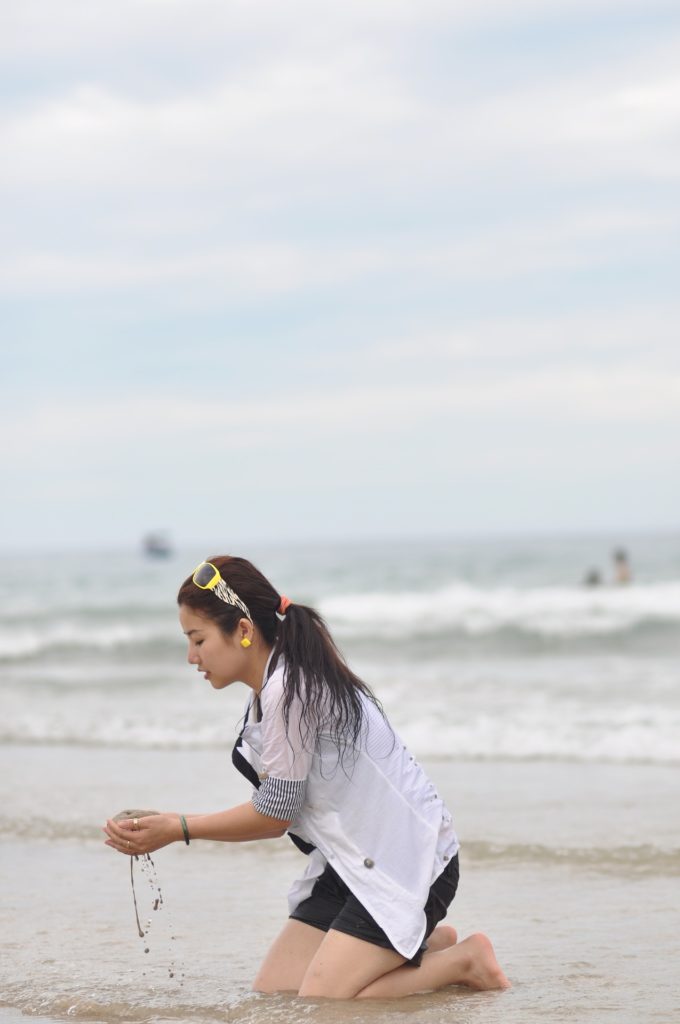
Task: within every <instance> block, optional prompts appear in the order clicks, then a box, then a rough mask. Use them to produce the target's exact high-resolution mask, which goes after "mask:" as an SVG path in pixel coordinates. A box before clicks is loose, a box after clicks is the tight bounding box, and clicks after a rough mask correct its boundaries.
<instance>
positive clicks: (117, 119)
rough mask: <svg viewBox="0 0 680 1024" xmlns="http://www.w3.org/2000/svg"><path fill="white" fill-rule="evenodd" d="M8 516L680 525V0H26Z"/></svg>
mask: <svg viewBox="0 0 680 1024" xmlns="http://www.w3.org/2000/svg"><path fill="white" fill-rule="evenodd" d="M0 63H1V65H2V71H1V72H0V85H1V89H0V92H1V95H2V110H1V112H0V131H1V133H2V136H1V137H2V149H1V152H2V157H1V159H0V201H1V203H2V210H1V213H2V231H1V232H0V304H1V311H2V327H1V344H2V403H1V408H0V420H1V425H2V436H3V443H2V449H1V452H0V460H1V465H2V477H3V481H4V483H3V488H2V490H3V493H4V496H3V499H2V505H1V509H2V511H1V513H0V515H1V524H2V528H1V531H0V532H1V536H0V544H1V545H2V546H3V547H5V548H7V547H10V548H11V547H24V546H26V545H32V544H36V545H39V546H41V547H44V546H46V545H74V544H99V543H111V544H130V543H132V544H134V543H137V541H138V540H139V537H140V536H141V534H142V533H143V532H144V531H145V530H146V529H148V528H152V527H165V528H167V529H169V530H170V531H171V532H172V535H173V536H174V538H175V539H176V540H177V541H178V542H185V541H186V542H201V541H202V540H206V542H208V541H210V542H215V543H216V542H219V543H221V545H222V546H223V547H224V548H226V549H229V548H230V547H231V548H232V550H234V548H235V545H237V544H238V543H242V542H244V541H247V540H250V539H252V540H257V541H261V540H272V541H277V540H289V539H300V540H304V539H307V538H314V539H318V538H324V539H326V538H327V539H334V538H357V537H375V536H397V535H404V534H420V535H425V536H428V535H432V534H440V533H449V532H452V533H461V532H462V533H469V532H475V533H503V532H517V531H519V532H533V531H537V530H540V531H541V532H546V531H552V530H555V531H562V530H569V531H580V530H593V529H602V530H608V529H612V530H614V531H616V532H617V536H618V537H619V538H620V539H624V534H625V532H626V531H633V530H636V529H645V528H657V527H661V528H664V527H665V528H668V527H673V526H675V525H676V524H677V521H678V513H679V512H680V458H679V457H678V455H679V449H680V331H679V324H680V288H679V287H678V280H679V268H680V259H679V257H680V233H679V228H680V195H679V192H680V189H679V178H680V8H679V7H678V4H677V0H672V2H671V0H668V2H655V0H474V3H472V2H465V3H463V2H457V0H448V2H445V0H417V2H402V0H362V2H357V0H343V2H342V3H334V4H324V3H318V2H298V0H287V2H285V3H282V2H281V0H268V2H257V0H238V2H236V0H220V2H213V3H208V2H204V0H136V2H130V0H117V2H116V3H111V2H110V0H107V2H105V3H104V2H100V0H82V2H69V0H60V2H59V3H54V2H52V0H42V2H33V0H22V2H21V3H16V4H6V5H4V10H3V30H2V33H0Z"/></svg>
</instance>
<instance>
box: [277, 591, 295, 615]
mask: <svg viewBox="0 0 680 1024" xmlns="http://www.w3.org/2000/svg"><path fill="white" fill-rule="evenodd" d="M292 603H293V602H292V601H291V599H290V598H289V597H286V595H285V594H281V603H280V605H279V615H285V614H286V609H287V608H290V606H291V605H292Z"/></svg>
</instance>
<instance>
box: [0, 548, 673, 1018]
mask: <svg viewBox="0 0 680 1024" xmlns="http://www.w3.org/2000/svg"><path fill="white" fill-rule="evenodd" d="M621 542H624V543H625V544H626V546H627V547H628V550H629V553H630V558H631V564H632V570H633V581H632V583H631V584H630V585H628V586H617V585H615V584H613V583H612V582H611V579H612V570H611V568H610V564H611V562H610V559H611V549H612V548H613V547H614V546H617V545H619V544H620V543H621ZM211 553H212V554H214V553H215V552H205V551H198V550H196V551H180V552H177V553H176V554H175V555H174V556H173V557H172V558H169V559H167V560H163V561H149V560H146V559H144V558H143V557H142V556H141V555H140V554H139V553H137V552H116V551H111V552H105V551H99V552H85V551H83V552H75V553H74V552H70V553H61V554H53V555H50V556H46V557H43V558H37V557H32V558H26V557H25V556H22V555H19V554H17V555H5V556H3V557H2V558H0V670H1V675H0V838H1V840H2V844H1V846H0V871H1V877H2V888H3V900H2V911H1V914H2V918H1V921H2V929H1V932H0V1007H4V1009H2V1012H0V1022H1V1021H3V1020H4V1021H5V1022H6V1024H9V1022H13V1021H14V1020H15V1019H18V1018H19V1015H20V1014H22V1013H26V1014H34V1015H36V1014H37V1015H39V1016H42V1017H47V1018H50V1017H51V1018H62V1017H66V1018H71V1017H76V1018H80V1019H84V1020H97V1021H111V1022H114V1021H121V1020H130V1021H147V1020H149V1021H150V1020H154V1021H162V1020H185V1021H197V1022H198V1021H204V1020H225V1019H226V1020H230V1021H231V1020H233V1021H236V1020H238V1021H253V1022H255V1021H257V1022H259V1021H264V1020H267V1021H271V1020H273V1021H279V1020H280V1021H295V1022H297V1021H301V1020H303V1019H304V1020H308V1019H312V1020H314V1019H316V1018H317V1017H318V1018H319V1019H320V1020H321V1019H323V1020H324V1021H326V1020H331V1021H333V1020H338V1021H340V1020H342V1021H345V1020H352V1021H359V1020H361V1021H363V1020H367V1021H368V1020H370V1021H375V1022H376V1024H382V1022H384V1021H386V1020H388V1019H392V1018H393V1017H395V1015H398V1016H399V1018H400V1019H402V1018H403V1015H404V1014H407V1015H408V1016H411V1017H413V1019H414V1020H415V1019H417V1020H424V1021H439V1020H442V1021H443V1020H447V1021H448V1020H456V1021H475V1022H476V1021H488V1022H491V1024H493V1022H496V1021H498V1022H500V1021H503V1022H515V1021H517V1022H520V1021H521V1022H523V1024H525V1022H532V1021H534V1020H536V1021H538V1020H541V1021H576V1020H578V1021H582V1020H583V1021H590V1020H592V1021H607V1022H608V1021H612V1022H614V1021H617V1022H620V1021H628V1020H630V1021H636V1022H637V1021H660V1022H667V1021H668V1022H670V1021H672V1020H676V1019H680V983H678V982H677V980H676V979H677V977H678V972H677V963H678V955H679V954H680V928H679V927H678V918H677V906H678V903H679V899H678V897H680V811H679V810H678V808H679V807H680V799H679V798H680V781H679V773H680V673H679V670H678V656H679V655H680V535H658V536H637V537H632V538H619V537H611V538H607V537H581V538H576V537H572V538H569V537H565V538H536V539H522V540H517V539H515V540H494V541H481V540H474V541H470V540H468V541H465V540H456V541H452V540H451V541H444V540H440V541H436V542H435V541H431V542H420V543H413V542H408V543H407V542H404V543H403V544H397V543H389V544H387V543H385V544H378V545H376V544H364V545H360V544H355V545H336V546H330V545H329V546H325V547H321V546H304V545H298V546H291V547H287V548H277V547H274V546H268V547H267V546H263V547H260V548H253V549H251V550H248V551H239V552H237V553H238V554H245V555H246V556H248V557H250V558H252V560H253V561H255V562H256V564H258V565H259V566H260V568H262V569H263V571H264V572H265V573H266V574H267V575H268V576H269V577H270V578H271V579H272V581H273V582H274V584H275V585H276V586H277V587H278V588H279V589H280V590H282V591H285V592H286V593H287V594H288V595H289V596H290V597H292V598H293V599H294V600H299V601H304V602H308V603H312V604H314V605H316V606H317V607H318V608H319V609H320V610H321V612H322V613H323V614H324V615H325V617H326V619H327V621H328V623H329V625H330V626H331V629H332V631H333V634H334V636H335V637H336V639H337V641H338V643H339V645H340V647H341V648H342V649H343V651H344V653H345V655H346V656H347V658H348V660H349V661H350V663H351V664H352V666H353V668H354V669H355V670H356V671H357V672H358V673H359V674H360V675H361V676H362V677H363V678H364V679H366V681H367V682H369V683H370V684H371V685H372V686H373V687H374V689H375V690H376V692H377V694H378V696H379V697H380V699H381V701H382V702H383V705H384V707H385V709H386V711H387V712H388V714H389V716H390V719H391V721H392V722H393V724H394V726H395V727H396V728H397V730H398V731H399V732H400V734H401V735H402V737H403V738H404V740H405V741H406V742H407V743H408V744H409V746H410V747H411V748H412V750H413V751H414V753H415V754H416V755H417V756H418V757H419V758H420V759H421V760H422V761H423V762H424V763H425V765H426V767H427V768H428V770H429V771H430V773H431V774H432V776H433V777H434V778H435V780H436V782H437V785H438V787H439V788H440V791H441V792H442V793H443V795H444V796H445V798H446V800H447V803H448V805H449V807H450V809H451V810H452V812H453V814H454V818H455V821H456V824H457V829H458V831H459V834H460V836H461V839H462V843H463V847H462V853H461V864H462V877H461V888H460V890H459V894H458V896H457V897H456V900H455V902H454V904H453V907H452V908H451V911H450V914H449V920H450V921H451V923H453V924H455V925H456V927H457V928H458V930H459V932H460V933H461V935H464V934H468V933H470V932H471V931H479V930H482V931H486V932H487V933H488V934H489V935H490V936H491V938H492V940H493V941H494V944H495V946H496V950H497V953H498V956H499V960H500V961H501V963H502V965H503V967H504V969H505V970H506V973H508V975H509V976H510V977H511V980H512V981H513V988H512V989H511V990H510V991H509V992H505V993H482V994H475V993H470V992H466V991H465V990H463V989H450V990H447V991H446V992H442V993H436V994H432V995H424V996H418V997H412V998H410V999H407V1000H404V1001H398V1002H394V1003H376V1004H370V1005H364V1004H361V1005H359V1004H339V1005H337V1006H336V1005H330V1004H327V1003H326V1004H323V1003H313V1002H310V1001H304V1000H296V999H292V998H290V997H284V996H280V997H267V998H265V997H261V996H254V995H253V994H252V993H251V992H250V983H251V980H252V977H253V975H254V974H255V970H256V967H257V963H258V961H259V959H260V958H261V957H262V956H263V955H264V952H265V951H266V948H267V945H268V943H269V942H270V941H271V939H272V938H273V937H274V935H275V934H276V932H277V930H278V928H279V927H280V926H281V924H282V923H283V920H284V919H285V894H286V891H287V888H288V885H289V883H290V881H291V880H292V879H293V878H294V877H295V876H296V874H297V873H299V871H300V870H301V868H302V866H303V865H302V864H301V855H300V854H298V853H297V851H295V850H294V849H293V848H292V846H291V844H290V843H288V842H286V841H285V840H278V841H275V842H267V843H257V844H245V845H234V846H227V845H225V844H212V843H206V844H192V846H191V848H190V849H186V848H181V849H180V848H179V847H172V848H170V849H167V850H162V851H159V852H158V854H157V855H155V857H154V860H155V864H156V870H157V880H156V885H157V886H158V885H159V886H160V887H161V888H162V890H163V897H164V899H163V903H162V904H160V905H159V908H158V909H157V910H156V911H154V910H153V909H152V908H153V905H154V902H155V899H156V897H157V888H154V885H152V884H151V881H152V880H150V879H149V878H147V877H145V876H144V874H143V873H142V872H141V870H139V869H140V868H141V866H142V865H138V866H137V867H138V870H137V882H136V885H137V896H138V901H139V903H140V917H141V918H142V919H143V923H145V922H146V921H149V926H148V934H147V937H146V939H145V940H141V939H140V938H139V937H138V936H137V933H136V925H135V922H134V911H133V906H132V895H131V891H130V878H129V862H128V861H127V859H126V858H122V857H119V856H118V855H114V854H113V853H112V851H110V850H108V849H107V848H106V847H104V846H103V844H102V839H103V836H102V834H101V831H100V828H101V825H102V824H103V821H104V819H105V818H106V817H107V816H108V815H110V814H112V813H115V812H116V811H117V810H119V809H120V808H121V807H124V806H130V805H132V804H136V805H138V806H156V807H158V808H159V809H163V810H180V811H181V810H183V811H189V812H198V811H208V810H216V809H219V808H221V807H226V806H229V805H230V804H231V803H234V802H238V801H242V800H244V799H247V798H248V790H247V786H246V784H245V783H244V781H243V780H242V779H241V778H240V777H239V776H237V775H236V774H235V773H234V771H233V769H232V768H231V765H230V761H229V753H230V750H231V746H232V744H233V740H234V737H235V734H236V727H237V723H238V719H239V717H240V714H241V711H242V706H243V698H244V691H243V688H241V687H233V688H231V689H230V690H229V691H223V692H220V693H216V692H215V691H213V690H212V688H211V687H210V686H209V684H206V683H205V681H204V680H203V679H202V677H200V676H199V675H198V674H197V673H196V671H195V669H192V668H191V667H190V666H188V665H187V664H186V652H185V641H184V638H183V636H182V634H181V631H180V629H179V626H178V623H177V616H176V607H175V595H176V591H177V588H178V585H179V583H180V582H181V580H182V578H183V577H184V576H185V575H186V574H187V573H188V572H189V571H190V570H191V569H192V568H193V566H194V565H195V564H196V563H197V562H198V561H199V560H200V559H201V558H203V557H205V556H207V555H209V554H211ZM592 567H597V568H598V569H599V570H600V572H601V574H602V576H603V580H604V582H603V584H602V585H601V586H598V587H585V586H584V585H583V582H582V581H583V579H584V576H585V574H586V572H587V571H588V570H589V569H591V568H592ZM147 947H148V949H149V952H148V953H145V952H144V948H147Z"/></svg>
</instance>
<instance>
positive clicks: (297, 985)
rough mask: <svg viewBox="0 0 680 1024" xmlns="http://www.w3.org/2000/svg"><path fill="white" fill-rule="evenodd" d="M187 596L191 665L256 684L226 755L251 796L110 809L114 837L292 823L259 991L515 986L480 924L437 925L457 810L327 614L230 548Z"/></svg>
mask: <svg viewBox="0 0 680 1024" xmlns="http://www.w3.org/2000/svg"><path fill="white" fill-rule="evenodd" d="M178 604H179V617H180V622H181V624H182V629H183V630H184V633H185V634H186V636H187V639H188V642H189V655H188V659H189V662H190V664H192V665H196V667H197V669H198V671H199V672H203V673H204V676H205V678H206V679H207V680H208V681H209V682H210V684H211V685H212V686H213V687H214V688H215V689H216V690H222V689H224V688H225V687H227V686H231V684H232V683H235V682H239V681H240V682H243V683H245V684H246V685H247V686H248V687H249V689H250V693H249V697H248V706H247V709H246V712H245V717H244V720H243V721H244V725H243V729H242V731H241V734H240V736H239V738H238V740H237V741H236V746H235V747H234V751H233V753H232V760H233V762H234V765H235V766H236V768H237V769H238V770H239V771H241V772H242V773H243V774H244V775H245V776H246V777H247V778H248V779H249V780H250V781H251V782H252V784H253V786H254V790H253V796H252V801H251V802H249V803H245V804H241V805H240V806H238V807H232V808H231V809H230V810H226V811H218V812H217V813H215V814H195V815H189V814H187V815H178V814H159V815H154V816H149V817H144V818H139V819H134V820H127V821H122V822H115V821H108V822H107V825H106V829H105V831H106V833H107V835H108V839H107V845H109V846H111V847H113V848H114V849H115V850H118V851H119V852H120V853H123V854H127V855H134V854H137V855H139V854H144V853H151V852H153V851H154V850H158V849H160V848H161V847H163V846H167V845H168V844H169V843H172V842H188V841H189V839H192V840H196V839H210V840H222V841H224V842H243V841H246V840H254V839H270V838H273V837H276V836H282V835H284V833H285V832H288V834H289V835H290V837H291V839H292V840H293V842H294V843H295V844H296V845H297V846H298V847H299V848H300V849H301V850H302V851H303V852H304V853H306V854H307V855H308V861H307V868H306V871H305V872H304V874H303V876H302V877H301V878H300V879H299V880H298V881H297V882H295V883H294V885H293V887H292V889H291V891H290V893H289V909H290V918H289V920H288V922H287V923H286V925H285V926H284V928H283V930H282V931H281V933H280V934H279V936H278V938H277V939H276V940H275V941H274V944H273V945H272V947H271V949H270V950H269V952H268V953H267V956H266V957H265V959H264V962H263V964H262V965H261V967H260V969H259V971H258V974H257V977H256V978H255V982H254V985H253V987H254V988H255V989H256V990H258V991H260V992H291V991H292V992H296V993H298V994H299V995H301V996H326V997H331V998H336V999H352V998H371V997H372V998H379V999H387V998H390V997H395V996H405V995H410V994H412V993H415V992H425V991H429V990H432V989H439V988H443V987H444V986H446V985H467V986H469V987H470V988H475V989H493V988H506V987H508V985H509V982H508V980H507V978H506V977H505V975H504V974H503V972H502V970H501V968H500V966H499V964H498V962H497V960H496V957H495V955H494V952H493V948H492V946H491V943H490V942H489V940H488V939H487V938H486V936H484V935H481V934H476V935H472V936H470V937H469V938H467V939H465V941H463V942H460V943H457V942H456V933H455V930H454V929H453V928H450V927H446V926H440V927H437V925H438V923H439V921H441V920H442V919H443V918H444V916H445V915H446V911H447V908H448V906H449V904H450V903H451V901H452V900H453V897H454V895H455V892H456V887H457V884H458V840H457V838H456V834H455V832H454V829H453V824H452V821H451V815H450V814H449V812H448V810H447V809H446V807H445V806H444V804H443V802H442V801H441V800H440V798H439V796H438V795H437V793H436V791H435V787H434V786H433V784H432V783H431V782H430V780H429V779H428V777H427V775H426V774H425V772H424V771H423V769H422V768H421V767H420V765H419V764H418V763H417V762H416V761H415V760H414V758H413V757H412V756H411V755H410V754H409V752H408V750H407V749H406V747H405V746H404V745H403V744H402V743H401V741H400V740H399V737H398V736H397V735H396V734H395V732H394V731H393V730H392V728H391V726H390V725H389V722H388V721H387V719H386V718H385V714H384V712H383V710H382V708H381V707H380V704H379V703H378V701H377V699H376V697H375V696H374V695H373V694H372V692H371V690H370V689H369V687H368V686H367V685H366V684H365V683H363V682H362V681H361V679H359V678H358V677H357V676H355V675H354V673H353V672H351V671H350V669H349V668H348V667H347V665H346V664H345V662H344V661H343V659H342V657H341V656H340V654H339V652H338V650H337V648H336V647H335V644H334V643H333V640H332V638H331V636H330V634H329V632H328V630H327V628H326V626H325V624H324V622H323V620H322V619H321V617H320V616H319V615H318V614H317V613H316V612H315V611H314V610H313V609H311V608H308V607H305V606H304V605H298V604H293V603H292V602H290V601H289V599H288V598H287V597H285V596H282V595H280V594H279V593H277V591H276V590H275V589H274V587H272V585H271V584H270V583H269V581H268V580H267V579H265V577H264V576H263V575H262V574H261V573H260V572H259V571H258V570H257V569H256V568H255V567H254V566H253V565H252V564H251V563H250V562H248V561H246V560H245V559H242V558H232V557H229V556H222V557H217V558H213V559H212V560H211V561H210V562H203V563H201V565H199V567H198V568H197V569H196V571H195V572H194V574H193V576H190V577H189V578H188V579H186V580H185V581H184V583H183V584H182V586H181V588H180V591H179V595H178Z"/></svg>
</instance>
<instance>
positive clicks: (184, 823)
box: [179, 814, 191, 846]
mask: <svg viewBox="0 0 680 1024" xmlns="http://www.w3.org/2000/svg"><path fill="white" fill-rule="evenodd" d="M179 823H180V825H181V826H182V832H183V833H184V842H185V843H186V844H187V846H188V845H189V843H190V841H191V840H190V839H189V829H188V828H187V819H186V818H185V817H184V815H183V814H180V816H179Z"/></svg>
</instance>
